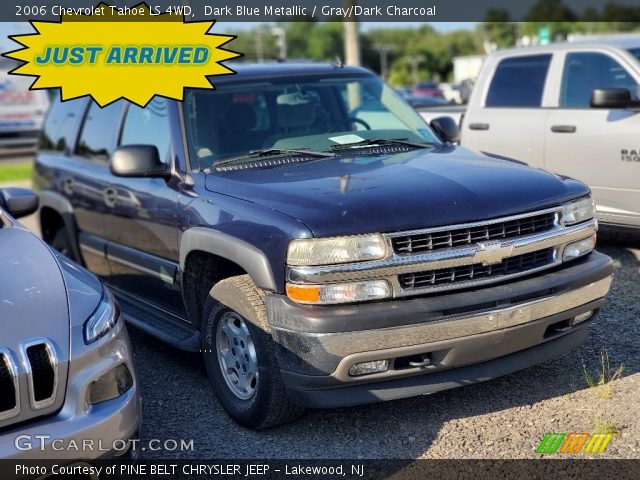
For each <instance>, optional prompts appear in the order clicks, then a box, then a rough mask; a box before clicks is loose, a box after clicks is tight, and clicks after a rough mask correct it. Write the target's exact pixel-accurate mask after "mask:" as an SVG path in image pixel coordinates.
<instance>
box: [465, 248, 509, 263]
mask: <svg viewBox="0 0 640 480" xmlns="http://www.w3.org/2000/svg"><path fill="white" fill-rule="evenodd" d="M478 247H479V250H477V251H476V253H475V254H474V255H473V259H474V260H475V261H476V262H478V263H482V265H495V264H496V263H500V262H502V260H503V259H505V258H507V257H510V256H511V255H512V254H513V245H502V244H500V243H479V244H478Z"/></svg>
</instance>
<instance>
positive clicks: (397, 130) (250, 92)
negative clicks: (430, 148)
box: [184, 74, 440, 169]
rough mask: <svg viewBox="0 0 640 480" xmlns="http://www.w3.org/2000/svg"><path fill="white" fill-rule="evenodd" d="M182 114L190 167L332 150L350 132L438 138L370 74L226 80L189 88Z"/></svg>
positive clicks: (421, 140) (426, 139) (382, 136)
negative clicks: (281, 152) (260, 154)
mask: <svg viewBox="0 0 640 480" xmlns="http://www.w3.org/2000/svg"><path fill="white" fill-rule="evenodd" d="M184 115H185V125H186V130H187V141H188V146H189V155H190V162H191V166H192V168H193V169H205V168H209V167H211V166H213V165H214V164H215V163H216V162H217V161H221V160H224V159H228V158H232V157H237V156H243V155H246V154H248V153H250V152H252V151H255V150H264V149H271V148H274V149H288V150H291V149H306V148H309V149H312V150H320V151H329V150H331V147H332V145H337V144H340V143H341V138H344V139H345V142H344V143H347V141H346V139H348V138H352V137H348V135H349V134H357V135H358V138H360V139H361V140H362V139H398V138H402V139H405V140H408V141H412V142H419V143H440V142H439V140H438V139H437V137H436V136H435V134H433V132H432V131H431V130H430V129H429V127H428V126H427V124H426V123H425V122H424V120H423V119H422V118H421V117H420V116H419V115H418V114H417V113H416V112H415V111H414V110H413V109H412V108H411V107H410V106H409V105H408V104H406V103H405V102H404V101H403V100H402V99H401V98H400V97H399V96H398V95H397V94H396V93H395V92H394V91H393V90H392V89H391V88H390V87H388V86H386V85H385V84H384V83H383V82H382V81H380V80H379V79H378V78H377V77H375V76H372V75H361V76H355V77H354V76H350V75H349V76H348V75H335V74H332V75H327V76H308V75H305V76H301V77H300V78H291V77H286V76H285V77H280V78H273V79H271V78H270V79H266V80H263V79H260V80H256V81H253V82H247V81H245V82H229V83H225V84H222V83H221V84H219V85H218V86H217V88H216V90H215V91H204V90H189V91H188V92H187V94H186V98H185V103H184ZM336 139H337V140H336ZM352 141H353V140H352ZM352 141H351V142H352ZM351 142H348V143H351Z"/></svg>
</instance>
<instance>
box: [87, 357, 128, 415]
mask: <svg viewBox="0 0 640 480" xmlns="http://www.w3.org/2000/svg"><path fill="white" fill-rule="evenodd" d="M132 386H133V377H132V376H131V372H129V369H128V368H127V366H126V365H125V364H120V365H118V366H117V367H115V368H113V369H111V370H109V371H108V372H107V373H105V374H104V375H102V376H101V377H100V378H99V379H98V380H96V381H95V382H93V383H92V384H91V385H90V386H89V403H90V404H91V405H96V404H98V403H102V402H106V401H107V400H113V399H114V398H117V397H119V396H120V395H122V394H123V393H125V392H126V391H127V390H129V389H130V388H131V387H132Z"/></svg>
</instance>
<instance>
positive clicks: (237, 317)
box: [202, 275, 303, 430]
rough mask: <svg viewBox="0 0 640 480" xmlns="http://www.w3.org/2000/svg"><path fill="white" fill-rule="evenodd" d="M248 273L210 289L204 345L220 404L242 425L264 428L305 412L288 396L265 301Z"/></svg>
mask: <svg viewBox="0 0 640 480" xmlns="http://www.w3.org/2000/svg"><path fill="white" fill-rule="evenodd" d="M263 297H264V292H262V291H261V290H260V289H258V288H257V287H256V286H255V284H254V283H253V281H252V280H251V278H250V277H249V276H248V275H241V276H237V277H232V278H228V279H225V280H222V281H221V282H219V283H218V284H216V285H215V286H214V287H213V288H212V289H211V292H210V293H209V300H208V301H207V305H206V306H205V309H204V318H203V322H202V349H203V352H204V361H205V365H206V368H207V373H208V375H209V379H210V381H211V384H212V386H213V389H214V391H215V393H216V395H217V397H218V399H219V400H220V403H221V404H222V406H223V407H224V409H225V410H226V411H227V413H228V414H229V415H230V416H231V418H233V419H234V420H235V421H236V422H238V423H239V424H240V425H242V426H244V427H247V428H252V429H257V430H259V429H264V428H269V427H274V426H276V425H281V424H283V423H286V422H289V421H291V420H294V419H295V418H297V417H298V416H299V415H300V414H301V413H302V411H303V409H302V408H301V407H299V406H298V405H295V404H294V403H293V402H291V400H290V399H289V397H288V395H287V389H286V387H285V385H284V382H283V381H282V377H281V376H280V367H279V365H278V361H277V357H276V352H275V347H276V346H275V344H274V341H273V338H272V336H271V327H270V325H269V322H268V319H267V311H266V308H265V305H264V302H263Z"/></svg>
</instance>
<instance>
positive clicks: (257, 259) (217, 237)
mask: <svg viewBox="0 0 640 480" xmlns="http://www.w3.org/2000/svg"><path fill="white" fill-rule="evenodd" d="M197 250H199V251H203V252H207V253H211V254H213V255H217V256H219V257H222V258H225V259H227V260H230V261H232V262H234V263H236V264H237V265H239V266H240V267H242V269H243V270H244V271H245V272H247V274H248V275H249V276H250V277H251V279H252V280H253V281H254V283H255V284H256V285H257V286H258V287H259V288H261V289H263V290H269V291H272V292H273V291H276V290H277V288H276V282H275V280H274V277H273V272H272V270H271V265H270V263H269V259H268V258H267V256H266V255H265V254H264V253H263V252H262V251H260V250H259V249H257V248H256V247H254V246H253V245H250V244H249V243H247V242H245V241H244V240H240V239H238V238H236V237H233V236H231V235H228V234H226V233H222V232H220V231H217V230H212V229H209V228H202V227H193V228H189V229H188V230H186V231H185V232H184V233H183V234H182V240H181V242H180V271H184V267H185V262H186V259H187V257H188V255H189V253H191V252H193V251H197Z"/></svg>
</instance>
